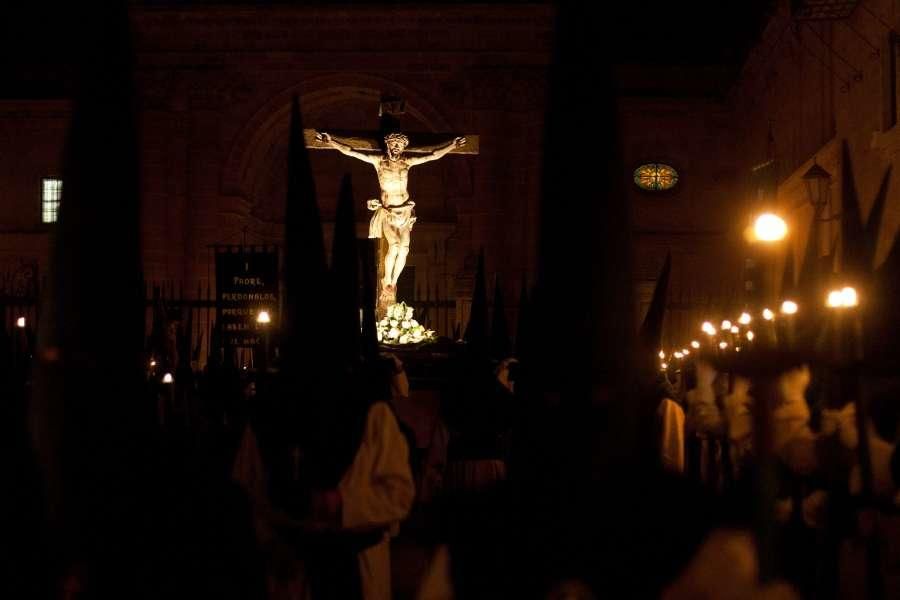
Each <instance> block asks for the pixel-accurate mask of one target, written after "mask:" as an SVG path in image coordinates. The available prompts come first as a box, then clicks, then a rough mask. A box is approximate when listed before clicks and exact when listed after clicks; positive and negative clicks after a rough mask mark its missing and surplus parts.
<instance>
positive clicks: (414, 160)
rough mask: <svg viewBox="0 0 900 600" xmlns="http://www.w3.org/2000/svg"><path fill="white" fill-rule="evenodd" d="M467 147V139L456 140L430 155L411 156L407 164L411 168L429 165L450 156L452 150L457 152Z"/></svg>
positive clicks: (436, 149)
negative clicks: (428, 163) (458, 149)
mask: <svg viewBox="0 0 900 600" xmlns="http://www.w3.org/2000/svg"><path fill="white" fill-rule="evenodd" d="M465 145H466V138H464V137H458V138H454V139H453V140H451V141H449V142H447V143H446V144H444V145H443V146H440V147H438V148H435V149H434V150H432V151H431V152H429V153H428V154H424V155H422V156H411V157H409V158H407V159H406V163H407V164H408V165H409V166H413V165H421V164H422V163H427V162H430V161H432V160H437V159H439V158H443V157H444V156H446V155H447V154H449V153H450V151H451V150H455V149H456V148H462V147H463V146H465Z"/></svg>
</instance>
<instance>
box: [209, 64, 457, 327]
mask: <svg viewBox="0 0 900 600" xmlns="http://www.w3.org/2000/svg"><path fill="white" fill-rule="evenodd" d="M384 92H389V93H392V94H396V95H398V96H400V97H403V98H404V99H405V100H406V103H407V114H406V115H405V116H404V119H403V128H404V130H406V131H419V132H439V131H453V130H454V129H455V128H454V126H453V124H452V123H450V122H449V120H448V119H446V118H445V117H444V116H443V115H442V114H441V113H440V112H439V111H438V110H437V109H436V108H435V107H434V106H433V105H432V104H431V103H430V102H428V101H427V100H426V99H425V98H424V97H422V96H421V95H420V94H417V93H415V92H414V91H412V90H409V89H407V88H405V87H403V86H400V85H398V84H396V83H395V82H392V81H389V80H386V79H382V78H378V77H373V76H366V75H340V76H328V77H319V78H314V79H310V80H307V81H305V82H304V83H302V84H299V85H295V86H291V87H288V88H286V89H285V90H283V91H282V92H280V93H278V94H277V95H275V96H273V97H272V98H271V99H269V100H268V101H267V102H265V104H263V105H262V106H261V107H260V108H259V109H258V110H257V111H256V112H255V113H254V115H253V116H252V117H251V118H250V119H249V120H248V121H247V123H246V125H245V126H244V127H243V128H242V130H241V132H240V133H239V134H238V135H237V136H236V138H235V141H234V142H233V144H232V146H231V151H230V152H229V154H228V157H227V159H226V161H225V163H224V166H223V171H222V179H221V191H222V195H223V197H224V198H231V199H232V200H234V201H231V202H226V204H227V206H228V207H229V208H230V210H229V211H227V212H226V211H220V214H219V224H220V227H221V229H222V230H223V231H230V232H235V233H236V234H239V232H240V231H242V229H243V228H244V227H246V228H247V230H248V232H249V234H250V235H249V239H250V240H252V241H254V242H260V241H264V242H266V243H278V242H280V241H281V240H282V237H283V224H284V198H285V196H286V182H287V145H288V132H289V126H290V107H291V101H292V99H293V97H294V95H297V96H298V97H299V98H300V107H301V113H302V116H303V121H304V127H315V128H320V129H356V130H374V129H376V128H377V124H378V116H377V110H378V102H379V100H380V98H381V95H382V93H384ZM310 161H311V166H312V170H313V176H314V178H315V181H316V190H317V195H318V200H319V206H320V210H321V214H322V219H323V222H324V230H325V236H326V243H328V241H329V239H330V233H331V223H330V222H331V221H332V219H333V217H334V210H335V205H336V199H337V195H338V188H339V185H340V180H341V177H342V176H343V174H345V173H350V174H351V176H352V178H353V184H354V196H355V198H356V200H357V202H356V206H357V213H356V216H357V222H358V227H359V230H360V235H365V233H364V231H365V227H366V224H367V222H368V218H369V213H368V211H366V210H365V208H364V207H365V201H366V199H368V198H371V197H374V196H375V195H376V194H377V193H378V183H377V179H376V177H375V173H374V171H373V170H372V168H371V166H370V165H366V164H364V163H361V162H359V161H355V160H352V159H349V158H347V157H344V156H342V155H340V154H338V153H337V152H326V151H316V152H312V153H311V155H310ZM472 177H473V175H472V167H471V166H470V165H469V164H466V162H465V161H441V162H440V163H433V164H430V165H428V166H426V167H422V168H420V169H418V170H417V171H416V173H415V174H414V175H413V176H412V177H411V178H410V194H411V195H412V197H413V198H414V199H415V201H416V211H417V214H418V217H419V221H418V223H417V224H416V230H415V233H414V240H413V245H412V249H411V250H412V252H411V254H410V258H409V261H408V263H407V264H408V267H409V268H408V272H409V278H408V279H407V281H406V288H407V289H413V290H414V292H415V295H421V297H423V298H424V297H426V296H427V297H429V298H431V299H437V298H438V297H440V299H442V300H444V301H446V300H448V299H451V298H453V297H454V295H455V291H454V288H455V281H454V279H455V275H456V273H457V271H458V268H459V266H458V265H457V262H458V261H457V260H456V257H453V256H451V255H452V252H451V251H449V250H448V247H449V246H450V243H449V240H450V238H451V237H453V236H454V234H455V233H456V222H457V216H456V206H457V200H458V198H460V197H466V196H471V194H472V184H471V182H472ZM404 277H407V271H404ZM405 299H407V300H410V301H412V300H413V299H414V298H405ZM446 310H447V312H448V313H449V312H450V310H451V309H450V307H449V306H448V307H447V308H446ZM442 320H443V321H445V322H446V323H445V324H443V325H438V326H441V327H452V324H451V323H449V321H450V320H451V319H450V317H449V316H444V317H442Z"/></svg>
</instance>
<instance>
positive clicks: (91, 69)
mask: <svg viewBox="0 0 900 600" xmlns="http://www.w3.org/2000/svg"><path fill="white" fill-rule="evenodd" d="M80 10H83V12H84V14H80V15H79V16H80V17H81V18H83V20H82V21H80V23H79V27H81V28H82V29H81V31H80V39H81V40H82V41H83V42H84V43H83V44H80V45H79V46H78V47H77V48H76V47H73V48H72V50H73V53H74V54H73V60H74V61H75V63H76V64H77V65H78V66H79V71H80V72H79V73H78V75H79V77H78V79H77V81H78V88H77V90H76V91H75V94H74V97H73V109H72V118H71V123H70V128H69V133H68V138H67V141H66V147H65V151H64V158H63V169H62V175H63V185H64V189H63V200H62V201H61V203H60V209H59V220H58V222H57V225H56V228H55V239H54V240H53V242H52V244H53V250H52V254H51V266H50V275H49V278H48V281H49V290H48V294H47V295H46V296H45V298H46V304H45V306H44V310H42V313H41V314H42V319H41V323H40V327H41V331H40V334H39V337H40V342H39V349H38V356H39V358H40V361H39V366H38V369H39V372H38V373H37V376H36V377H35V393H34V401H33V403H32V406H33V408H32V417H33V418H32V426H33V427H32V429H33V431H34V439H35V442H36V447H37V448H36V449H37V453H38V455H39V456H40V457H41V459H40V462H41V463H42V464H43V465H44V466H45V467H46V471H45V473H46V475H47V478H48V481H47V485H46V489H47V492H48V496H49V498H50V506H51V513H52V514H53V516H54V517H55V518H56V524H58V525H61V526H62V527H63V530H64V531H65V533H66V535H65V536H64V537H65V539H64V540H62V542H61V544H60V546H61V547H66V546H67V545H68V544H71V546H70V547H68V548H66V549H67V550H71V551H73V552H74V553H76V554H75V555H76V556H79V557H82V558H84V559H85V560H86V562H87V563H88V564H92V563H93V566H94V567H95V568H96V572H103V573H108V574H111V577H110V580H109V581H103V582H102V583H101V582H98V587H99V588H105V589H102V591H101V589H94V590H92V592H94V593H95V594H96V595H97V596H98V597H103V596H104V595H105V594H108V593H110V591H111V590H110V588H115V587H116V586H117V584H116V582H115V581H114V580H115V579H117V577H125V576H126V575H125V574H124V573H123V572H121V571H120V567H122V566H123V565H121V563H120V562H119V561H122V560H138V561H140V560H141V559H140V558H139V557H138V558H135V557H134V556H133V555H132V556H131V557H130V558H128V559H125V557H126V556H129V555H131V554H132V552H137V551H139V550H138V549H137V548H136V547H135V546H134V545H132V542H131V541H129V537H133V536H129V535H128V534H126V533H125V532H126V531H127V530H128V529H129V523H130V524H131V525H133V520H132V519H130V518H127V517H126V515H133V514H140V509H139V508H138V507H137V506H135V505H136V504H137V503H138V502H140V501H141V499H142V498H143V497H144V496H143V494H141V493H140V492H139V491H138V490H139V489H140V487H141V486H142V484H143V482H144V481H145V480H146V475H147V474H146V471H145V470H144V469H143V466H144V463H143V462H142V457H143V456H144V454H145V453H146V450H147V447H148V444H149V439H148V435H149V433H150V429H151V428H152V427H153V424H154V416H153V414H152V412H149V411H148V410H147V409H146V407H147V403H145V402H143V401H142V400H143V396H142V393H143V385H144V369H145V366H146V365H145V363H144V361H143V346H144V311H145V309H144V289H143V282H142V279H141V254H140V224H139V218H140V203H139V199H140V186H139V184H138V173H139V168H138V164H139V161H138V143H137V127H136V119H135V110H134V108H135V94H134V87H133V81H132V78H133V53H132V50H131V42H130V31H129V29H130V28H129V22H128V14H127V7H126V5H125V3H114V4H112V5H106V4H104V5H103V6H102V7H99V6H84V7H82V8H81V9H80ZM111 219H114V220H113V221H111ZM111 274H114V276H111ZM112 300H114V301H112ZM100 333H102V335H100ZM51 424H52V425H51ZM110 549H115V551H116V552H115V553H111V552H110ZM67 558H71V556H68V557H67ZM119 589H122V587H121V586H119Z"/></svg>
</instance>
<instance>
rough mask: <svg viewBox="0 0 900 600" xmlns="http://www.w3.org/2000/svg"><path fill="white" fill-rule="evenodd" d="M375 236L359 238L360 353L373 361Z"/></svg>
mask: <svg viewBox="0 0 900 600" xmlns="http://www.w3.org/2000/svg"><path fill="white" fill-rule="evenodd" d="M380 241H381V240H379V239H377V238H364V239H362V240H359V260H360V266H361V268H360V276H361V277H360V278H361V280H362V295H361V302H362V355H363V357H364V358H365V359H366V361H369V362H371V361H373V360H375V358H376V357H377V356H378V338H377V332H376V327H375V301H376V298H375V295H376V292H375V290H376V284H375V280H376V278H377V274H378V266H377V265H376V264H375V261H376V260H377V259H376V257H377V256H378V250H377V248H378V246H377V244H378V243H379V242H380Z"/></svg>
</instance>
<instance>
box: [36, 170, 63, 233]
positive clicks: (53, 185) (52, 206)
mask: <svg viewBox="0 0 900 600" xmlns="http://www.w3.org/2000/svg"><path fill="white" fill-rule="evenodd" d="M62 184H63V182H62V179H44V185H43V189H42V190H41V221H42V222H43V223H56V218H57V213H58V211H59V201H60V200H61V199H62Z"/></svg>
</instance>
